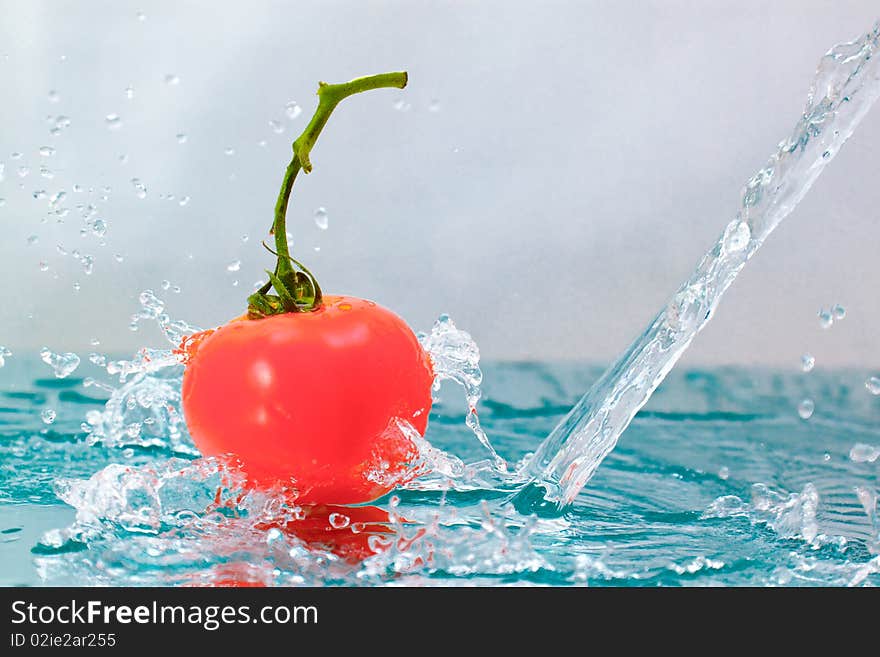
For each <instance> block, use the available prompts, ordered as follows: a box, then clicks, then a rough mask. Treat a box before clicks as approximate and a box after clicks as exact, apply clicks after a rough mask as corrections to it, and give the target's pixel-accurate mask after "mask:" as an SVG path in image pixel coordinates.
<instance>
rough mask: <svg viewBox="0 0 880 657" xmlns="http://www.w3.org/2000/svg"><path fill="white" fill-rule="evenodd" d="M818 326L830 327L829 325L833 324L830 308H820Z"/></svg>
mask: <svg viewBox="0 0 880 657" xmlns="http://www.w3.org/2000/svg"><path fill="white" fill-rule="evenodd" d="M818 317H819V326H821V327H822V328H823V329H827V328H831V325H832V324H834V316H833V315H832V314H831V311H830V310H825V309H824V308H822V309H821V310H820V311H819V313H818Z"/></svg>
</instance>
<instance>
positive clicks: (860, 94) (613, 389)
mask: <svg viewBox="0 0 880 657" xmlns="http://www.w3.org/2000/svg"><path fill="white" fill-rule="evenodd" d="M878 51H880V22H878V23H877V24H875V26H874V27H873V29H872V30H871V31H870V32H868V33H867V34H866V35H865V36H863V37H862V38H861V39H858V40H856V41H853V42H850V43H845V44H842V45H838V46H835V47H834V48H832V49H831V50H830V51H829V52H828V53H827V54H826V55H825V56H824V57H823V58H822V60H821V61H820V63H819V67H818V71H817V73H816V78H815V80H814V81H813V85H812V88H811V90H810V93H809V96H808V99H807V104H806V107H805V109H804V113H803V116H802V117H801V120H800V121H799V122H798V124H797V125H796V127H795V129H794V131H793V132H792V135H791V136H790V137H789V138H788V139H785V140H783V141H782V142H780V144H779V147H778V150H777V151H776V152H775V153H774V154H773V155H772V156H771V157H770V160H769V161H768V163H767V165H766V166H765V167H764V168H763V169H761V170H760V171H759V172H758V173H756V174H755V175H754V176H753V177H752V178H751V179H750V180H749V181H748V183H747V184H746V186H745V188H744V190H743V195H742V206H741V208H740V210H739V212H738V214H737V217H736V218H735V219H734V220H733V221H731V222H730V223H729V224H728V225H727V227H726V228H725V230H724V233H723V234H722V235H721V237H720V238H719V240H718V241H717V242H716V244H715V245H714V246H713V247H712V249H711V250H710V251H709V252H708V253H707V254H706V255H705V256H704V257H703V259H702V261H701V262H700V264H699V265H698V267H697V269H696V270H695V271H694V273H693V274H692V275H691V277H690V279H688V280H687V281H686V282H685V283H684V284H683V285H682V286H681V288H680V289H679V290H678V292H677V293H676V294H675V296H674V297H673V298H672V300H671V301H670V302H669V304H668V305H667V306H666V307H665V308H664V309H663V310H661V312H660V313H659V315H657V317H656V318H655V319H654V321H653V322H652V323H651V325H650V326H649V327H648V328H647V330H645V332H644V333H643V334H642V335H641V336H639V338H637V339H636V340H635V342H633V343H632V345H631V346H630V347H629V348H628V349H627V351H626V352H625V353H624V354H623V355H622V356H621V357H620V358H619V359H618V360H617V361H616V362H615V363H614V364H613V365H611V367H609V368H608V370H607V371H606V372H605V373H604V374H603V375H602V376H601V377H600V378H599V380H598V381H596V383H595V384H594V385H593V387H592V388H590V390H589V391H588V392H587V393H586V394H585V395H584V397H583V398H582V399H581V400H580V402H578V404H577V405H576V406H575V407H574V408H573V409H572V410H571V411H570V412H569V414H568V415H567V416H566V417H565V418H564V419H563V420H562V422H560V423H559V425H558V426H557V427H556V428H555V429H554V430H553V431H552V432H551V434H550V435H549V436H548V437H547V439H546V440H545V441H544V443H543V444H542V445H541V446H540V447H539V448H538V450H537V451H536V453H535V455H534V458H533V459H532V460H531V461H530V463H529V464H528V466H527V472H528V474H529V475H530V476H531V478H532V479H533V481H534V483H535V484H536V485H537V486H538V488H539V489H541V490H540V493H541V495H540V497H541V498H542V500H543V501H544V502H549V503H550V504H552V505H555V506H556V507H563V506H565V505H567V504H569V503H571V502H572V500H573V499H574V498H575V496H576V495H577V494H578V492H579V491H580V490H581V489H582V488H583V487H584V486H585V485H586V483H587V482H588V481H589V480H590V478H591V477H592V476H593V474H594V473H595V472H596V469H597V468H598V467H599V464H600V463H601V462H602V460H603V459H604V458H605V457H606V456H607V455H608V454H609V453H610V452H611V450H613V449H614V447H615V445H616V444H617V441H618V439H619V437H620V435H621V434H622V433H623V432H624V431H625V430H626V428H627V426H629V423H630V422H631V421H632V419H633V417H634V416H635V415H636V413H637V412H638V411H639V409H640V408H641V407H642V406H644V405H645V403H646V402H647V401H648V399H649V398H650V396H651V394H652V393H653V392H654V390H655V389H656V388H657V386H659V385H660V383H661V382H662V381H663V379H664V378H665V377H666V375H667V374H668V373H669V371H670V370H671V369H672V367H673V366H674V365H675V363H676V362H677V361H678V359H679V358H680V357H681V355H682V354H683V353H684V352H685V351H686V350H687V348H688V347H689V346H690V344H691V341H692V340H693V339H694V337H695V336H696V334H697V333H698V332H699V331H700V330H701V329H702V328H703V327H704V326H705V325H706V323H707V322H708V321H709V319H710V318H711V317H712V314H713V313H714V312H715V309H716V308H717V307H718V303H719V302H720V301H721V297H722V295H723V294H724V292H725V291H726V290H727V288H728V287H729V286H730V285H731V283H733V281H734V279H736V277H737V275H738V274H739V272H740V271H741V270H742V268H743V267H744V266H745V264H746V262H747V261H748V260H749V259H750V258H751V257H752V256H753V255H754V254H755V253H756V252H757V251H758V249H759V248H760V247H761V245H762V244H763V243H764V241H765V240H766V239H767V237H769V235H770V233H772V232H773V230H774V229H775V228H776V226H777V225H779V222H781V221H782V220H783V219H784V218H785V217H786V216H787V215H788V214H790V213H791V211H792V210H794V208H795V207H796V206H797V204H798V202H800V200H801V199H802V198H803V197H804V195H805V194H806V193H807V191H808V190H809V189H810V187H812V185H813V183H814V182H815V181H816V179H817V178H818V176H819V174H820V173H822V171H823V170H824V168H825V166H826V165H827V164H828V163H829V162H830V161H831V160H832V159H833V158H834V156H835V155H837V153H838V152H839V150H840V148H841V146H843V144H844V142H845V141H846V140H847V139H848V138H849V137H850V135H852V133H853V131H854V130H855V128H856V126H857V125H858V124H859V122H860V121H861V120H862V118H864V116H865V115H866V114H867V112H868V110H869V109H870V108H871V106H872V105H873V104H874V102H875V101H876V100H877V98H878V97H880V57H878V56H876V55H877V54H878ZM829 317H830V318H831V319H832V321H833V314H832V313H830V312H829ZM529 488H532V487H529ZM535 497H536V495H535V491H533V490H528V491H524V494H523V496H522V497H521V500H522V501H523V502H525V503H526V504H532V500H534V499H535Z"/></svg>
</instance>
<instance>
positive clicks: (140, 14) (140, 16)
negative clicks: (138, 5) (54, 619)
mask: <svg viewBox="0 0 880 657" xmlns="http://www.w3.org/2000/svg"><path fill="white" fill-rule="evenodd" d="M137 19H138V20H139V21H140V22H141V23H143V22H144V21H145V20H147V15H146V14H145V13H144V12H142V11H139V12H138V13H137Z"/></svg>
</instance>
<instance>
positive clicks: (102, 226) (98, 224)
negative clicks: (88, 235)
mask: <svg viewBox="0 0 880 657" xmlns="http://www.w3.org/2000/svg"><path fill="white" fill-rule="evenodd" d="M92 234H93V235H94V236H95V237H104V235H106V234H107V222H106V221H104V220H103V219H95V220H94V221H93V222H92Z"/></svg>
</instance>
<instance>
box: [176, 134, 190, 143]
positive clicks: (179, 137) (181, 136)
mask: <svg viewBox="0 0 880 657" xmlns="http://www.w3.org/2000/svg"><path fill="white" fill-rule="evenodd" d="M176 139H177V143H178V144H185V143H186V140H187V139H188V137H187V136H186V133H185V132H178V133H177V135H176Z"/></svg>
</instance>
